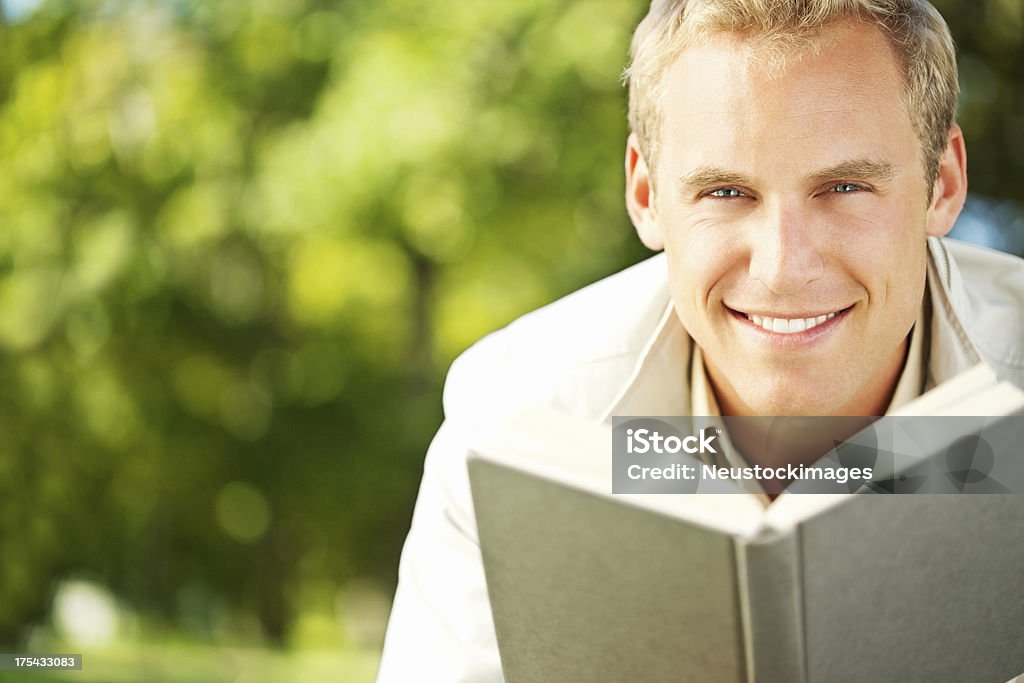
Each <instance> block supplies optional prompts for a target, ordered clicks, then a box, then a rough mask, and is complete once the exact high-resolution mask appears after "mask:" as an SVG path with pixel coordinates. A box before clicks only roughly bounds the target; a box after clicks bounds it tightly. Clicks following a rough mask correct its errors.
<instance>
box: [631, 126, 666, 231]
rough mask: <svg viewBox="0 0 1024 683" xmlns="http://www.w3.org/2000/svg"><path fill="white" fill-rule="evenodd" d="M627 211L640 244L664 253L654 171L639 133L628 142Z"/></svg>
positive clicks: (633, 135)
mask: <svg viewBox="0 0 1024 683" xmlns="http://www.w3.org/2000/svg"><path fill="white" fill-rule="evenodd" d="M626 210H627V211H628V212H629V218H630V220H632V221H633V227H634V228H636V234H637V235H639V236H640V241H641V242H643V243H644V245H646V247H647V248H648V249H651V250H653V251H660V250H661V249H663V248H664V246H665V244H664V240H663V239H662V236H661V229H660V228H659V227H658V221H657V217H656V216H655V211H654V187H653V185H652V184H651V171H650V169H649V168H648V166H647V160H646V159H644V155H643V153H642V152H641V151H640V142H639V141H638V140H637V137H636V133H631V134H630V136H629V140H627V141H626Z"/></svg>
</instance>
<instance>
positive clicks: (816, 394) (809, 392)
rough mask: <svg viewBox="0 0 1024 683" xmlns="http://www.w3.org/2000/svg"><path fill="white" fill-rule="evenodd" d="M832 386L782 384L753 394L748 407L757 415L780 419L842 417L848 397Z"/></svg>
mask: <svg viewBox="0 0 1024 683" xmlns="http://www.w3.org/2000/svg"><path fill="white" fill-rule="evenodd" d="M829 389H830V388H829V387H808V386H807V385H803V386H802V387H801V386H800V385H799V383H794V382H787V383H781V384H778V385H776V386H773V387H770V388H767V389H766V388H762V389H761V390H760V391H757V392H751V393H752V394H753V397H752V398H753V400H752V401H750V402H748V403H747V407H748V408H749V409H750V411H751V413H752V414H754V415H771V416H779V417H816V416H822V415H838V414H841V413H842V408H843V406H844V405H845V404H846V403H847V402H848V397H845V396H841V395H839V394H838V393H836V392H834V391H829Z"/></svg>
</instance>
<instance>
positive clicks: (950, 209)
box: [927, 123, 967, 237]
mask: <svg viewBox="0 0 1024 683" xmlns="http://www.w3.org/2000/svg"><path fill="white" fill-rule="evenodd" d="M966 200H967V149H966V147H965V146H964V134H963V131H961V130H960V126H958V125H956V124H955V123H954V124H953V126H952V127H951V128H950V129H949V137H948V139H947V140H946V151H944V152H943V153H942V158H941V159H940V160H939V174H938V176H937V177H936V178H935V185H934V186H933V187H932V202H931V205H930V206H929V207H928V226H927V233H928V234H929V235H932V236H934V237H941V236H943V235H945V234H946V233H947V232H949V231H950V230H951V229H952V228H953V223H955V222H956V219H957V216H959V215H960V210H961V209H963V208H964V202H965V201H966Z"/></svg>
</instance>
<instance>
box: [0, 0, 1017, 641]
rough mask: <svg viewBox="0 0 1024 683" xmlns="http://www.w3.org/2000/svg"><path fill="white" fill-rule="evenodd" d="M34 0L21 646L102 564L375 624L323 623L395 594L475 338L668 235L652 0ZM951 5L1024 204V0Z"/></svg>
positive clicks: (181, 614)
mask: <svg viewBox="0 0 1024 683" xmlns="http://www.w3.org/2000/svg"><path fill="white" fill-rule="evenodd" d="M22 4H24V3H13V2H11V1H10V0H8V1H7V2H6V3H0V6H4V7H6V8H7V9H8V10H9V12H8V15H7V19H6V20H3V23H2V24H0V557H2V558H3V561H2V562H0V650H6V651H14V650H13V649H12V648H18V647H25V646H26V643H29V642H30V640H31V637H32V634H33V633H37V632H38V631H39V629H43V630H44V631H45V630H47V629H50V627H51V613H50V610H51V602H52V600H53V597H54V593H55V591H56V590H57V589H58V587H59V586H60V585H61V584H60V582H62V581H65V580H67V579H69V578H74V577H85V578H87V579H88V580H89V581H92V582H94V583H95V584H97V585H100V586H103V587H105V588H106V589H107V590H109V591H110V592H111V593H112V594H113V595H114V596H116V598H117V600H118V601H119V604H121V605H122V606H123V608H124V609H125V610H126V611H127V612H130V613H131V614H134V615H137V616H138V618H139V619H142V620H143V621H144V622H145V623H147V624H155V625H156V627H157V628H159V629H164V630H161V631H160V632H162V633H184V634H188V635H189V636H190V637H195V638H198V639H200V640H205V641H208V642H212V643H221V642H222V641H224V640H225V639H227V640H230V639H232V638H234V639H236V640H241V641H245V642H249V641H250V640H251V641H252V642H262V643H267V644H271V645H274V644H277V645H288V644H291V645H294V644H295V643H296V642H297V640H296V639H297V638H298V637H299V636H300V635H303V634H305V636H308V637H310V638H312V639H313V640H314V641H316V640H317V636H316V634H317V633H321V634H322V633H326V634H327V635H324V636H323V637H322V638H320V641H318V642H323V644H325V645H327V646H332V645H334V644H338V643H341V645H344V644H345V642H348V641H346V640H345V638H346V637H347V636H345V635H344V633H340V632H339V633H340V635H339V634H335V633H334V632H333V631H331V629H330V628H328V627H325V626H323V624H330V623H335V622H336V620H337V619H338V618H339V615H340V614H342V613H345V612H346V610H349V609H354V608H352V604H353V603H355V602H358V600H359V599H360V598H359V596H365V595H367V594H368V593H367V591H368V590H369V592H370V593H372V594H376V595H378V596H380V595H382V596H388V593H389V591H390V590H391V588H392V587H393V582H394V578H395V570H396V566H397V559H398V554H399V551H400V547H401V541H402V539H403V537H404V534H405V532H406V530H407V528H408V520H409V515H410V512H411V506H412V502H413V499H414V496H415V491H416V487H417V485H418V481H419V475H420V468H421V462H422V456H423V452H424V450H425V446H426V444H427V442H428V441H429V439H430V436H431V434H432V432H433V430H434V429H435V428H436V426H437V424H438V423H439V421H440V418H441V415H440V398H439V397H440V388H441V383H442V380H443V375H444V371H445V369H446V368H447V366H448V364H449V363H450V361H451V360H452V359H453V358H454V357H455V355H457V354H458V353H459V352H460V351H461V350H463V349H464V348H465V347H467V346H468V345H469V344H471V343H472V342H473V341H475V340H476V339H477V338H479V337H480V336H482V335H483V334H485V333H486V332H488V331H491V330H493V329H496V328H497V327H500V326H501V325H503V324H505V323H507V322H508V321H510V320H511V319H512V318H514V317H515V316H517V315H519V314H521V313H523V312H525V311H527V310H529V309H531V308H534V307H536V306H539V305H541V304H544V303H546V302H548V301H550V300H552V299H554V298H556V297H557V296H559V295H561V294H564V293H566V292H568V291H571V290H572V289H574V288H576V287H578V286H580V285H581V284H583V283H585V282H588V281H591V280H594V279H596V278H598V277H600V276H602V275H605V274H607V273H610V272H613V271H615V270H617V269H619V268H621V267H623V266H625V265H627V264H629V263H632V262H634V261H636V260H638V259H639V258H642V257H643V255H644V252H643V250H642V248H641V247H640V245H639V244H638V243H637V241H636V240H635V238H634V237H633V236H632V234H631V230H630V227H629V224H628V220H627V218H626V216H625V212H624V210H623V208H622V205H621V195H622V188H621V184H622V179H621V165H622V155H623V143H624V139H625V135H626V132H627V131H626V126H625V121H624V118H625V93H624V91H623V89H622V88H621V86H620V85H619V82H618V76H619V74H620V72H621V69H622V66H623V64H624V61H625V55H626V48H627V45H628V41H629V36H630V34H631V32H632V29H633V26H634V25H635V24H636V22H637V21H638V20H639V18H640V17H641V16H642V14H643V12H644V11H645V7H644V6H643V5H644V3H643V2H641V1H640V0H564V1H562V0H488V1H487V2H472V1H470V2H466V1H464V0H430V1H427V0H348V1H335V2H325V1H322V0H251V1H248V2H240V1H234V0H220V1H217V0H210V1H206V2H203V1H200V0H136V1H130V0H107V1H105V2H100V1H99V0H77V1H72V0H64V1H59V0H51V1H50V2H44V3H43V4H42V6H41V7H39V8H36V9H35V10H34V11H31V12H29V13H27V14H25V15H24V16H18V17H17V18H15V17H14V12H13V11H11V10H13V8H14V7H15V5H22ZM937 4H938V5H939V6H940V9H941V10H942V11H943V13H944V14H945V15H946V16H947V18H948V19H949V21H950V24H951V26H952V27H953V29H954V33H955V35H956V38H957V40H958V43H959V44H960V47H961V50H962V70H963V82H964V98H963V100H964V101H963V107H962V116H961V121H962V123H963V125H964V128H965V130H966V132H967V137H968V145H969V153H970V155H971V156H970V158H971V183H972V190H973V191H975V192H977V193H980V194H982V195H990V196H996V197H1000V198H1002V199H1004V200H1005V199H1009V200H1016V201H1018V202H1019V201H1021V200H1024V165H1022V162H1021V161H1020V160H1021V159H1022V158H1024V135H1021V134H1020V133H1019V131H1020V130H1022V129H1024V113H1022V112H1024V89H1021V88H1020V87H1018V84H1019V82H1020V81H1021V79H1022V78H1024V53H1022V50H1024V39H1022V35H1024V4H1022V3H1021V1H1020V0H981V1H979V2H975V3H955V2H953V1H952V0H947V1H944V2H941V3H937ZM1001 206H1004V207H1005V206H1009V207H1010V209H1008V210H1006V211H1003V213H1001V214H1000V215H1002V216H1008V217H1009V218H1008V220H1007V223H1008V225H1007V226H1004V227H1007V229H1008V230H1009V233H1006V234H1010V237H1011V238H1012V239H1014V240H1020V239H1021V238H1022V236H1024V222H1022V221H1021V219H1020V218H1019V216H1020V213H1019V211H1018V210H1017V207H1019V204H1015V203H1012V202H1011V203H1009V204H1006V203H1005V202H1004V204H1002V205H1001ZM1011 219H1012V220H1011ZM1012 221H1016V222H1015V223H1014V222H1012ZM367 586H370V587H371V588H372V590H370V589H367ZM353 596H355V597H353ZM318 619H319V621H318ZM317 624H320V626H317ZM321 627H322V628H321ZM318 629H319V630H318ZM310 634H313V635H310ZM247 639H248V640H247ZM350 640H351V638H350ZM356 640H358V638H356ZM368 642H371V645H372V642H373V638H372V637H371V638H370V641H368ZM349 644H350V645H351V642H349ZM356 644H358V643H356ZM364 644H365V643H364ZM371 645H368V647H370V646H371Z"/></svg>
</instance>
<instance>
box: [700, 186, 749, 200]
mask: <svg viewBox="0 0 1024 683" xmlns="http://www.w3.org/2000/svg"><path fill="white" fill-rule="evenodd" d="M708 196H709V197H726V198H732V197H742V196H743V193H742V192H740V191H739V190H737V189H736V188H735V187H723V188H721V189H718V190H714V191H712V192H708Z"/></svg>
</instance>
